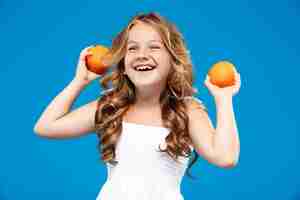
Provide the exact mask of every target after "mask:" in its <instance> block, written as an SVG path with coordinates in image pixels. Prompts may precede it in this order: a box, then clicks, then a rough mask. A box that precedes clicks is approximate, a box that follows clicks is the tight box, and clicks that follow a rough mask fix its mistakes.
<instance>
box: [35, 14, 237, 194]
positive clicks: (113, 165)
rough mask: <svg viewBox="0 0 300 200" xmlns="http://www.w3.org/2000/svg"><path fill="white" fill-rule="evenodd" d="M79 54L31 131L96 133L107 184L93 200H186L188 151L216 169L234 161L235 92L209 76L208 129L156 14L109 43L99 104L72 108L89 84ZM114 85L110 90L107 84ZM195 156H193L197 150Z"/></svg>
mask: <svg viewBox="0 0 300 200" xmlns="http://www.w3.org/2000/svg"><path fill="white" fill-rule="evenodd" d="M88 48H89V47H87V48H85V49H83V50H82V52H81V54H80V59H79V62H78V66H77V70H76V75H75V77H74V79H73V80H72V81H71V83H70V84H69V85H68V86H67V87H66V88H65V89H64V90H63V91H62V92H61V93H60V94H59V95H58V96H57V97H55V99H54V100H53V101H52V102H51V103H50V105H49V106H48V107H47V108H46V110H45V111H44V112H43V114H42V116H41V117H40V119H39V120H38V122H37V123H36V125H35V129H34V130H35V132H36V133H37V134H39V135H40V136H43V137H48V138H71V137H78V136H82V135H84V134H87V133H92V132H96V134H97V136H98V137H99V144H98V148H99V152H100V153H101V159H102V160H103V161H104V162H105V163H106V165H107V169H108V177H107V180H106V182H105V183H104V185H103V187H102V189H101V190H100V192H99V194H98V196H97V200H120V199H123V200H150V199H151V200H152V199H153V200H154V199H155V200H170V199H172V200H183V199H184V198H183V196H182V194H181V192H180V184H181V180H182V177H183V175H184V173H185V171H186V168H187V165H188V159H189V157H190V155H191V153H192V152H194V153H195V158H194V160H193V161H192V162H191V163H190V165H189V166H188V169H189V168H190V167H191V165H192V164H194V162H195V161H196V160H197V158H198V155H201V156H203V158H205V159H207V160H208V161H209V162H210V163H212V164H215V165H217V166H219V167H226V168H229V167H233V166H235V165H236V164H237V162H238V158H239V150H240V144H239V137H238V130H237V125H236V122H235V116H234V112H233V102H232V97H233V96H234V95H235V94H236V93H237V92H238V90H239V88H240V75H239V73H238V72H235V76H236V78H235V80H236V82H235V85H233V86H231V87H225V88H219V87H217V86H215V85H213V84H211V83H210V81H209V77H208V76H206V80H205V85H206V87H207V88H208V89H209V91H210V93H211V94H212V95H213V97H214V100H215V103H216V108H217V127H216V129H214V128H213V126H212V123H211V120H210V118H209V116H208V112H207V110H206V107H205V106H204V105H203V103H202V102H201V101H200V100H199V99H197V98H196V97H193V95H194V94H195V93H196V89H195V88H193V87H192V84H193V73H192V64H191V60H190V57H189V55H188V52H187V49H186V46H185V43H184V40H183V37H182V35H181V34H180V32H179V31H178V29H177V28H176V26H175V25H174V24H172V23H170V22H168V21H167V20H166V19H165V18H163V17H162V16H160V15H159V14H157V13H149V14H139V15H137V16H135V17H134V18H133V19H132V20H131V21H130V22H129V24H128V26H127V27H126V28H125V29H124V30H123V31H122V32H120V33H119V34H118V35H117V37H116V38H115V39H114V40H113V44H112V47H111V49H110V53H111V55H112V56H111V57H110V59H109V60H108V59H107V60H106V62H107V64H108V65H110V66H113V65H115V68H114V70H112V73H111V74H110V75H105V76H103V77H102V80H101V86H102V87H103V88H104V92H103V93H102V95H101V97H100V98H98V99H96V100H94V101H92V102H90V103H88V104H86V105H83V106H82V107H79V108H78V109H76V110H74V111H72V112H69V109H70V107H71V105H72V103H73V102H74V100H75V99H76V97H77V96H78V95H79V93H80V92H81V90H82V89H83V88H85V87H86V86H87V85H88V84H89V83H90V82H91V81H93V80H95V79H96V78H98V77H99V75H97V74H94V73H93V72H90V71H88V70H87V68H86V65H85V62H84V58H85V56H86V55H88V52H87V49H88ZM109 82H111V85H112V86H111V87H110V86H109V85H108V83H109ZM194 150H195V151H194Z"/></svg>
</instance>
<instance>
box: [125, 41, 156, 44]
mask: <svg viewBox="0 0 300 200" xmlns="http://www.w3.org/2000/svg"><path fill="white" fill-rule="evenodd" d="M148 42H160V43H162V41H161V40H149V41H148ZM130 43H138V42H137V41H134V40H128V42H127V44H130Z"/></svg>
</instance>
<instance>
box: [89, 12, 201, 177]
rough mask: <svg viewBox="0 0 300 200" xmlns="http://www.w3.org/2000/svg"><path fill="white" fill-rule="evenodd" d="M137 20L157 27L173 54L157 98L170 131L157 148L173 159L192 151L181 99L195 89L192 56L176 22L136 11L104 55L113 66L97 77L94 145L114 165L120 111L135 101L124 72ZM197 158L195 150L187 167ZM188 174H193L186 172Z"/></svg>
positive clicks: (151, 13)
mask: <svg viewBox="0 0 300 200" xmlns="http://www.w3.org/2000/svg"><path fill="white" fill-rule="evenodd" d="M137 22H143V23H146V24H148V25H150V26H152V27H154V28H155V30H157V31H158V33H159V34H160V36H161V38H162V40H163V43H164V45H165V47H166V48H167V50H168V52H169V53H170V55H171V58H172V61H171V64H172V65H171V70H170V72H169V74H168V78H167V85H166V88H165V90H164V91H163V92H162V93H161V95H160V98H159V101H160V106H161V114H162V121H163V126H164V127H166V128H168V129H169V130H170V133H169V134H168V135H167V137H166V139H165V142H166V148H165V149H161V148H160V147H158V148H159V150H160V152H167V153H168V155H169V156H170V157H171V158H173V159H174V160H175V161H177V159H178V156H184V157H189V156H190V155H191V153H192V150H191V148H190V145H191V144H192V142H191V139H190V137H189V133H188V131H189V129H188V115H187V113H186V110H187V107H186V103H185V101H184V100H185V99H186V97H192V96H193V95H194V94H195V93H197V89H195V88H193V87H192V84H193V71H192V64H191V59H190V56H189V53H188V51H187V48H186V45H185V42H184V39H183V36H182V35H181V33H180V32H179V31H178V29H177V28H176V26H175V25H174V24H172V23H170V22H168V21H167V20H166V19H165V18H163V17H162V16H160V15H159V14H157V13H153V12H150V13H148V14H138V15H136V16H134V17H133V18H132V19H131V20H130V22H129V24H128V25H127V27H126V28H125V29H124V30H123V31H121V32H120V33H118V35H117V36H116V37H115V38H114V40H113V42H112V47H111V48H110V53H109V57H107V58H108V59H105V62H106V63H107V64H108V65H111V66H113V65H114V66H115V67H113V70H112V72H111V73H110V74H106V75H105V76H103V77H102V78H101V80H100V84H101V86H102V88H104V91H103V92H102V96H101V98H99V99H98V106H97V110H96V115H95V127H96V133H97V136H98V138H99V143H98V145H97V148H98V150H99V152H100V153H101V159H102V160H103V161H104V162H108V163H110V164H113V165H115V164H117V163H118V162H117V161H116V160H115V150H116V143H117V141H118V139H119V138H120V135H121V133H122V119H123V115H124V114H125V113H126V111H127V110H128V109H129V106H130V105H132V104H134V103H135V101H136V94H135V86H134V84H133V83H132V82H131V80H130V79H129V78H128V76H127V75H125V74H123V72H124V70H125V66H124V57H125V54H126V45H127V39H128V33H129V31H130V29H131V28H132V27H133V26H134V25H135V24H136V23H137ZM197 159H198V155H197V153H196V152H195V151H194V159H193V161H192V162H190V163H189V166H188V170H187V171H189V168H191V166H192V165H193V164H194V163H195V162H196V160H197ZM188 176H189V177H190V178H192V176H191V175H190V174H189V172H188Z"/></svg>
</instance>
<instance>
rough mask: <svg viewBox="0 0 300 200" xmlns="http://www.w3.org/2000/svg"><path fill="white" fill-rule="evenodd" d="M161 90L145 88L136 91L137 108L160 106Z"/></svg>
mask: <svg viewBox="0 0 300 200" xmlns="http://www.w3.org/2000/svg"><path fill="white" fill-rule="evenodd" d="M160 94H161V89H159V88H155V87H153V86H152V87H149V88H147V87H143V88H142V89H137V90H136V99H137V100H136V103H135V105H136V107H138V108H153V107H158V106H160V102H159V97H160Z"/></svg>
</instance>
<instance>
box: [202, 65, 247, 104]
mask: <svg viewBox="0 0 300 200" xmlns="http://www.w3.org/2000/svg"><path fill="white" fill-rule="evenodd" d="M234 77H235V83H234V85H232V86H227V87H224V88H221V87H218V86H217V85H214V84H212V83H211V82H210V80H209V76H208V75H206V79H205V81H204V85H205V86H206V87H207V88H208V90H209V92H210V93H211V94H212V95H213V96H214V98H215V99H222V98H226V97H233V96H234V95H235V94H237V93H238V91H239V89H240V86H241V77H240V74H239V73H238V72H237V71H236V69H235V68H234Z"/></svg>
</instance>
